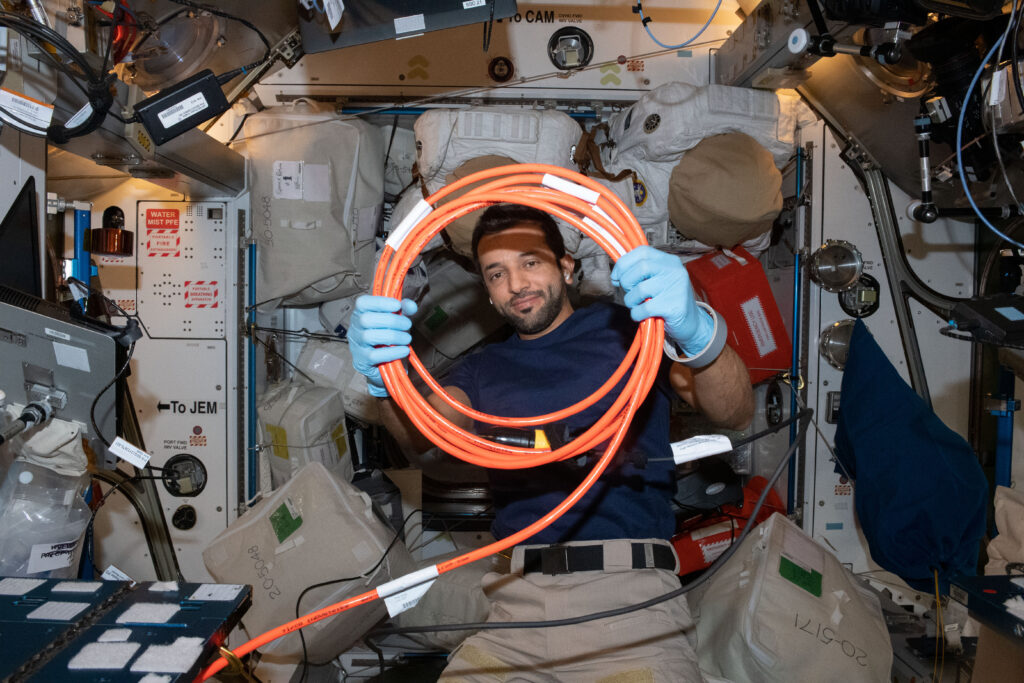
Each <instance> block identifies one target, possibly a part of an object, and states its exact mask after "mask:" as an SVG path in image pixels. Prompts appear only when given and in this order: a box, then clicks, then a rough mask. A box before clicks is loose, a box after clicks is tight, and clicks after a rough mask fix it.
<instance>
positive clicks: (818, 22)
mask: <svg viewBox="0 0 1024 683" xmlns="http://www.w3.org/2000/svg"><path fill="white" fill-rule="evenodd" d="M807 8H808V9H809V10H811V17H812V18H813V19H814V26H815V28H817V29H818V35H819V37H826V36H831V34H830V33H829V31H828V24H826V23H825V17H824V16H822V14H821V7H819V6H818V0H807Z"/></svg>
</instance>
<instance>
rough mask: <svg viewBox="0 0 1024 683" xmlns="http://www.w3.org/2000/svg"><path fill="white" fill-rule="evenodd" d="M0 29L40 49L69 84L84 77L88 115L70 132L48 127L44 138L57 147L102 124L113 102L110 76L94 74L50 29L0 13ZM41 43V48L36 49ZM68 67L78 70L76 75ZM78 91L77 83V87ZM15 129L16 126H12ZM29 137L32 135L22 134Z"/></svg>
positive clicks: (82, 58) (11, 14)
mask: <svg viewBox="0 0 1024 683" xmlns="http://www.w3.org/2000/svg"><path fill="white" fill-rule="evenodd" d="M0 26H3V27H6V28H9V29H12V30H13V31H15V32H16V33H18V34H20V35H22V36H24V37H26V38H28V39H29V40H30V42H32V44H33V45H36V46H37V47H39V48H40V53H41V54H45V55H47V59H49V60H50V61H51V63H53V65H54V67H55V68H57V69H58V70H59V71H60V72H61V73H63V74H64V75H66V76H67V77H68V78H70V79H72V80H73V81H76V82H77V81H78V79H80V78H82V77H84V78H85V80H86V85H85V87H84V90H85V92H86V96H87V97H88V100H89V105H90V107H91V109H92V111H91V112H90V113H89V116H88V117H87V118H86V119H85V121H83V122H82V123H80V124H78V125H77V126H75V127H74V128H70V129H69V128H67V127H66V126H64V125H63V124H53V125H50V126H49V128H47V130H46V136H47V137H48V138H50V139H51V140H53V141H54V142H57V143H62V142H67V141H68V140H70V139H71V138H73V137H78V136H80V135H85V134H86V133H90V132H92V131H93V130H95V129H96V128H98V127H99V126H100V124H102V123H103V120H104V118H105V117H106V114H107V110H109V109H110V106H111V105H112V104H113V102H114V98H113V96H112V95H111V94H110V84H111V83H112V81H113V77H112V76H108V75H107V74H105V73H99V72H97V71H96V70H95V69H94V68H93V67H92V66H91V64H90V63H89V61H88V60H87V59H86V58H85V56H84V55H83V54H82V53H81V52H79V51H78V49H77V48H75V46H73V45H72V44H71V43H70V42H68V40H67V39H66V38H64V37H63V36H61V35H60V34H59V33H57V32H56V31H54V30H53V29H51V28H49V27H47V26H44V25H42V24H40V23H38V22H36V21H33V20H29V19H27V18H26V17H23V16H21V15H19V14H15V13H13V12H6V11H0ZM40 43H44V44H45V45H40ZM51 49H52V50H54V51H56V53H57V54H59V55H60V56H62V57H63V58H64V59H66V60H67V63H65V62H62V61H61V60H58V59H56V58H55V57H54V56H53V55H50V51H51ZM72 66H75V67H77V68H78V71H77V72H76V71H75V70H74V69H72ZM78 85H79V87H81V83H79V84H78ZM14 125H15V127H17V125H16V124H14ZM26 132H29V133H31V132H32V131H26Z"/></svg>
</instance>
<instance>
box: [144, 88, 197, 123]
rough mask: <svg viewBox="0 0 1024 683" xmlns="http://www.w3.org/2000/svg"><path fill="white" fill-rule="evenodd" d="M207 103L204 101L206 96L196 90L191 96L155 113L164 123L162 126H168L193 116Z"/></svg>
mask: <svg viewBox="0 0 1024 683" xmlns="http://www.w3.org/2000/svg"><path fill="white" fill-rule="evenodd" d="M208 106H209V105H208V104H207V102H206V98H205V97H204V96H203V93H201V92H197V93H196V94H195V95H193V96H192V97H189V98H187V99H185V100H182V101H181V102H178V103H177V104H176V105H174V106H173V107H171V108H169V109H164V110H163V111H162V112H160V113H159V114H157V115H156V117H157V118H158V119H160V123H162V124H163V125H164V128H170V127H171V126H174V125H175V124H178V123H181V122H182V121H184V120H185V119H187V118H188V117H190V116H195V115H196V114H198V113H199V112H201V111H203V110H204V109H206V108H207V107H208Z"/></svg>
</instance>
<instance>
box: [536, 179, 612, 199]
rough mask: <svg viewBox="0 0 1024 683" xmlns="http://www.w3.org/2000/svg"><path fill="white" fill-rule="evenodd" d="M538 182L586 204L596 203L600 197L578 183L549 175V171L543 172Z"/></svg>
mask: <svg viewBox="0 0 1024 683" xmlns="http://www.w3.org/2000/svg"><path fill="white" fill-rule="evenodd" d="M540 184H541V185H543V186H545V187H550V188H551V189H552V190H558V191H559V192H564V193H565V194H570V195H572V196H573V197H578V198H580V199H582V200H583V201H585V202H587V203H588V204H597V200H598V199H599V198H600V197H601V194H600V193H599V192H596V191H594V190H591V189H589V188H586V187H583V186H582V185H578V184H576V183H574V182H572V181H571V180H566V179H565V178H559V177H558V176H556V175H551V174H550V173H545V174H544V177H543V178H542V179H541V181H540Z"/></svg>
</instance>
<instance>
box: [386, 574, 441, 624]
mask: <svg viewBox="0 0 1024 683" xmlns="http://www.w3.org/2000/svg"><path fill="white" fill-rule="evenodd" d="M433 585H434V582H433V581H428V582H426V583H421V584H420V585H418V586H413V587H412V588H409V589H408V590H404V591H402V592H401V593H397V594H396V595H389V596H388V597H386V598H384V605H385V607H387V608H388V616H391V617H395V616H398V615H399V614H401V613H402V612H404V611H406V610H410V609H412V608H413V607H415V606H416V605H417V604H419V601H420V598H422V597H423V596H424V595H425V594H426V592H427V591H428V590H430V587H431V586H433Z"/></svg>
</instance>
